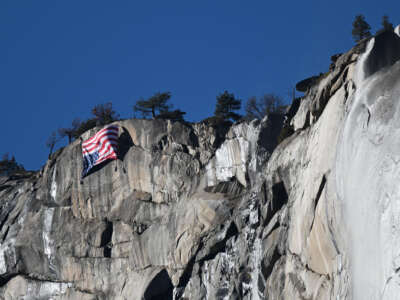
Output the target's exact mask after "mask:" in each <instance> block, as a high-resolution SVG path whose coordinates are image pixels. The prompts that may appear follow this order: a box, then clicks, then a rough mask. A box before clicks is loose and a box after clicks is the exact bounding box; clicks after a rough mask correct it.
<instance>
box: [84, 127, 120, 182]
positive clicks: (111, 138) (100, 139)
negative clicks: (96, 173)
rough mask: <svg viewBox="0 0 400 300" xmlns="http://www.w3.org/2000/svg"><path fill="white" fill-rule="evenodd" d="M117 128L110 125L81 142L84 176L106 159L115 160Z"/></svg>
mask: <svg viewBox="0 0 400 300" xmlns="http://www.w3.org/2000/svg"><path fill="white" fill-rule="evenodd" d="M117 146H118V126H115V125H111V126H107V127H105V128H103V129H102V130H100V131H99V132H97V133H96V134H95V135H94V136H93V137H91V138H90V139H87V140H86V141H83V142H82V155H83V171H82V177H84V176H86V174H87V173H88V172H89V170H90V169H91V168H93V167H94V166H96V165H98V164H100V163H102V162H103V161H105V160H107V159H117Z"/></svg>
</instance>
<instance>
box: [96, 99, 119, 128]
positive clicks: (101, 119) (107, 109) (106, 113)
mask: <svg viewBox="0 0 400 300" xmlns="http://www.w3.org/2000/svg"><path fill="white" fill-rule="evenodd" d="M92 114H93V115H94V117H95V119H96V121H97V123H98V125H106V124H109V123H111V122H114V121H116V120H118V119H119V115H118V114H117V113H116V112H115V111H114V110H113V107H112V103H111V102H107V103H105V104H98V105H96V106H95V107H93V108H92Z"/></svg>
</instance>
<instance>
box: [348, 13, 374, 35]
mask: <svg viewBox="0 0 400 300" xmlns="http://www.w3.org/2000/svg"><path fill="white" fill-rule="evenodd" d="M370 30H371V26H369V24H368V23H367V22H366V21H365V18H364V16H363V15H357V16H356V17H355V19H354V21H353V30H352V32H351V33H352V35H353V38H354V40H355V41H356V42H359V41H360V40H362V39H364V38H366V37H370V36H371V32H370Z"/></svg>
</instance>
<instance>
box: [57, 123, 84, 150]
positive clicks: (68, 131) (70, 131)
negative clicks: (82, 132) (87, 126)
mask: <svg viewBox="0 0 400 300" xmlns="http://www.w3.org/2000/svg"><path fill="white" fill-rule="evenodd" d="M81 125H82V122H81V120H80V119H79V118H75V119H74V120H73V121H72V124H71V127H69V128H59V129H58V134H59V135H60V137H61V138H64V137H68V144H71V142H72V138H74V137H75V132H76V131H77V130H78V129H79V127H80V126H81Z"/></svg>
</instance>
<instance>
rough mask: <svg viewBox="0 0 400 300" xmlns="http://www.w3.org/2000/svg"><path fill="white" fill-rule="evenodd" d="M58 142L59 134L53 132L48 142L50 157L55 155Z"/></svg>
mask: <svg viewBox="0 0 400 300" xmlns="http://www.w3.org/2000/svg"><path fill="white" fill-rule="evenodd" d="M57 141H58V138H57V132H56V131H53V132H52V133H51V134H50V136H49V137H48V139H47V141H46V146H47V147H48V148H49V149H50V153H49V157H50V156H51V154H52V153H53V149H54V146H55V145H56V143H57Z"/></svg>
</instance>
